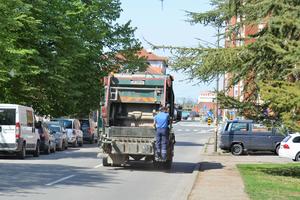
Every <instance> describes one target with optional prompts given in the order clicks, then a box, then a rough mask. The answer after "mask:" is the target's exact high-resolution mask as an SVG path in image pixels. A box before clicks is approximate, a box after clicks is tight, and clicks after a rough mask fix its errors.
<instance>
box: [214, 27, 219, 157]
mask: <svg viewBox="0 0 300 200" xmlns="http://www.w3.org/2000/svg"><path fill="white" fill-rule="evenodd" d="M217 48H218V49H219V48H220V28H219V27H218V41H217ZM216 90H217V95H218V92H219V74H217V85H216ZM215 124H216V129H215V145H214V152H217V151H218V130H219V100H218V96H216V120H215Z"/></svg>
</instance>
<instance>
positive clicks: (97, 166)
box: [94, 164, 103, 169]
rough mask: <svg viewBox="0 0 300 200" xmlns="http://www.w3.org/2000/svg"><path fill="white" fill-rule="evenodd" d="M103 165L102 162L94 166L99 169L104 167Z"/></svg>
mask: <svg viewBox="0 0 300 200" xmlns="http://www.w3.org/2000/svg"><path fill="white" fill-rule="evenodd" d="M102 166H103V164H100V165H96V166H95V167H94V168H95V169H97V168H99V167H102Z"/></svg>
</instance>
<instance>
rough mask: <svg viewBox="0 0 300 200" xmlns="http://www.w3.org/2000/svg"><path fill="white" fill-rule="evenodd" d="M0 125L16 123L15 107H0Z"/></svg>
mask: <svg viewBox="0 0 300 200" xmlns="http://www.w3.org/2000/svg"><path fill="white" fill-rule="evenodd" d="M0 125H16V109H5V108H4V109H3V108H0Z"/></svg>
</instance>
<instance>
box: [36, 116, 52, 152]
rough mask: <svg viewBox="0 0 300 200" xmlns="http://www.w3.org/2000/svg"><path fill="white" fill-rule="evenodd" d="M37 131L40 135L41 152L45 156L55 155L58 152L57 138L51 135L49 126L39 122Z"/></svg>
mask: <svg viewBox="0 0 300 200" xmlns="http://www.w3.org/2000/svg"><path fill="white" fill-rule="evenodd" d="M36 131H37V132H38V133H39V135H40V150H41V151H43V152H44V153H45V154H50V153H51V152H52V153H54V152H55V151H56V142H55V137H54V136H53V135H52V134H50V130H49V128H48V125H47V124H46V123H42V122H41V121H38V122H37V123H36Z"/></svg>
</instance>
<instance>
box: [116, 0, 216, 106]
mask: <svg viewBox="0 0 300 200" xmlns="http://www.w3.org/2000/svg"><path fill="white" fill-rule="evenodd" d="M120 2H121V7H122V9H123V12H122V13H121V18H120V19H119V22H121V23H125V22H127V21H129V20H131V25H132V26H133V27H136V28H137V30H136V32H135V36H136V38H138V39H139V40H140V41H141V43H142V45H143V47H144V48H145V49H149V50H150V45H149V44H148V42H150V43H152V44H155V45H172V46H184V47H197V46H198V44H199V42H201V41H199V40H198V39H197V38H200V39H201V40H204V41H208V42H210V43H216V37H215V35H216V31H215V29H213V28H212V27H204V26H203V25H200V24H197V25H191V24H190V23H189V22H187V21H186V20H187V19H188V18H187V16H186V12H185V11H192V12H203V11H207V10H209V9H210V5H209V0H200V1H199V0H164V1H163V7H162V3H161V0H120ZM147 41H148V42H147ZM201 44H204V43H203V42H201ZM153 53H155V54H157V55H159V56H166V57H169V56H171V55H170V54H169V52H166V51H163V50H155V51H153ZM171 68H172V66H169V70H168V73H170V74H171V75H173V76H174V78H175V81H174V92H175V97H176V98H177V99H182V98H186V99H193V100H196V99H197V97H198V96H199V94H200V92H201V91H208V90H214V88H215V83H214V82H213V83H210V84H203V83H202V84H197V82H190V81H187V76H185V75H184V74H183V73H178V72H174V71H172V70H171Z"/></svg>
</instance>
